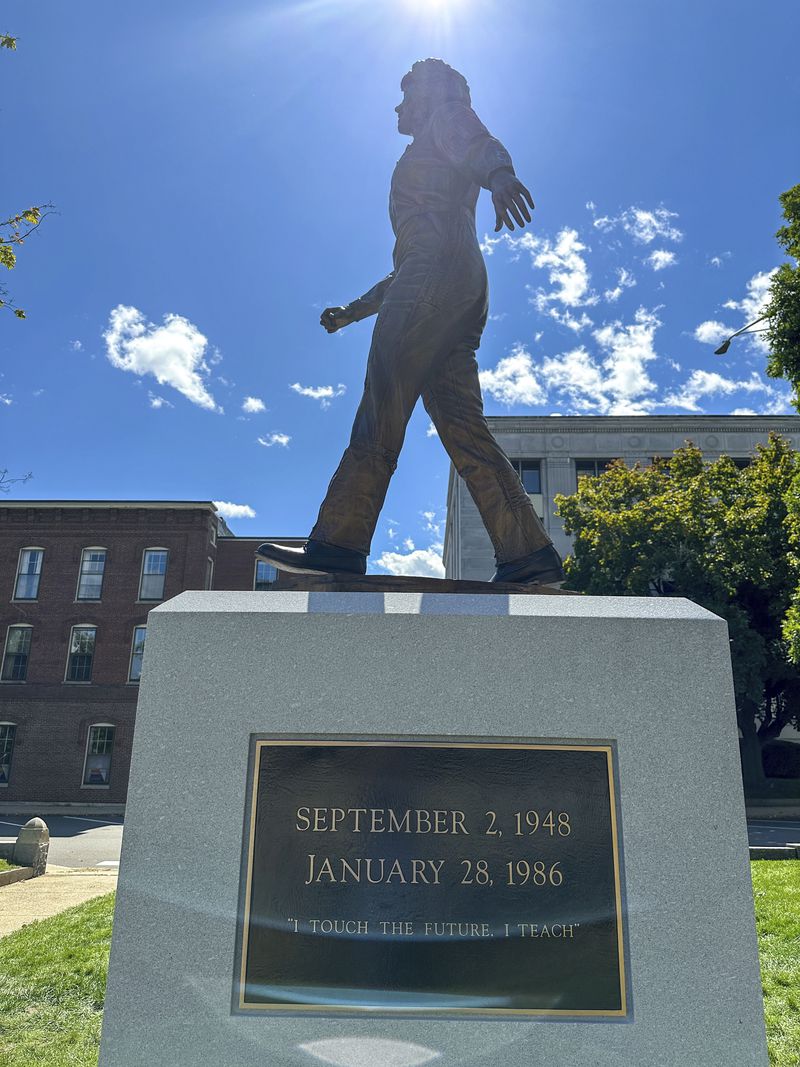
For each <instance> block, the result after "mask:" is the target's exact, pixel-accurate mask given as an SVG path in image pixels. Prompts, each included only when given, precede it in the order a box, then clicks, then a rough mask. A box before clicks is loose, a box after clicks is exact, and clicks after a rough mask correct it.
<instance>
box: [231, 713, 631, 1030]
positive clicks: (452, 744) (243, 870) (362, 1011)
mask: <svg viewBox="0 0 800 1067" xmlns="http://www.w3.org/2000/svg"><path fill="white" fill-rule="evenodd" d="M289 745H292V746H295V747H296V746H298V745H305V746H308V747H316V748H319V747H323V746H327V747H331V748H345V747H346V748H354V747H363V748H381V747H395V748H471V749H533V750H538V751H552V750H557V751H564V750H566V751H569V752H603V753H605V756H606V770H607V773H608V790H609V809H610V815H611V843H612V851H613V859H614V904H615V910H616V914H615V917H616V923H617V959H618V979H619V992H620V1007H619V1008H618V1009H615V1010H610V1011H609V1010H606V1009H602V1008H598V1009H584V1010H577V1009H564V1010H560V1009H555V1008H488V1007H480V1008H455V1007H451V1008H433V1007H427V1008H425V1007H419V1008H409V1007H397V1008H393V1007H390V1006H387V1005H380V1006H379V1007H376V1006H372V1005H363V1006H362V1005H357V1004H355V1005H350V1004H326V1005H324V1006H322V1005H320V1006H316V1005H314V1004H290V1003H288V1002H287V1003H281V1004H262V1003H258V1004H256V1003H252V1002H249V1003H248V1002H247V1001H246V1000H245V999H244V991H245V989H246V975H245V969H246V963H247V948H248V937H249V929H250V903H251V900H250V898H251V892H252V879H253V852H254V850H255V822H256V810H257V801H258V791H257V789H256V784H257V782H258V779H259V776H260V772H261V754H262V752H263V751H264V749H265V748H267V747H286V746H289ZM616 757H617V744H616V742H615V741H599V740H598V741H590V740H587V739H581V740H575V741H572V740H567V739H564V740H562V739H560V738H552V739H551V738H536V739H533V738H531V739H526V740H516V739H512V738H504V739H499V738H486V739H483V738H476V737H473V738H471V739H470V740H464V741H452V740H449V739H447V738H445V737H409V736H408V735H403V736H394V737H389V736H380V735H371V736H368V737H365V736H364V735H357V736H353V737H347V736H346V735H343V734H336V735H327V736H326V735H305V736H302V737H298V736H291V737H290V736H286V735H264V734H251V736H250V754H249V759H248V768H247V792H246V800H245V811H244V826H243V835H242V836H243V841H242V859H241V864H240V876H239V877H240V886H239V906H238V909H237V916H236V920H237V921H236V953H235V961H234V988H233V1003H232V1006H231V1007H232V1013H233V1014H242V1015H252V1013H254V1012H268V1013H271V1014H273V1015H274V1014H275V1013H279V1014H286V1015H292V1016H297V1015H310V1016H318V1017H319V1016H326V1015H336V1016H340V1015H349V1016H360V1017H362V1018H363V1017H370V1018H376V1017H381V1016H383V1017H390V1018H395V1019H396V1018H420V1017H426V1018H433V1019H448V1018H450V1019H452V1018H458V1017H460V1016H472V1017H475V1016H483V1017H484V1018H518V1019H523V1018H525V1017H535V1018H538V1019H540V1020H542V1021H544V1020H546V1019H547V1018H550V1019H554V1020H567V1019H578V1018H580V1019H582V1020H584V1021H585V1022H602V1021H604V1020H610V1021H616V1022H632V1021H633V1019H632V997H631V991H630V986H629V982H630V965H629V954H628V938H627V921H626V919H627V916H626V911H625V908H624V906H623V902H624V898H625V893H624V882H623V866H622V841H621V833H620V829H621V827H620V823H621V817H620V810H619V788H618V784H617V772H618V766H617V758H616Z"/></svg>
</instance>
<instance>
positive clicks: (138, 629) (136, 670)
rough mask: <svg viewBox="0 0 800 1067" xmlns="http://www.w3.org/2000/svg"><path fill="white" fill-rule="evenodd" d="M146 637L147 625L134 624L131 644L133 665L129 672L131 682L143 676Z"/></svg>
mask: <svg viewBox="0 0 800 1067" xmlns="http://www.w3.org/2000/svg"><path fill="white" fill-rule="evenodd" d="M146 637H147V627H146V626H134V628H133V644H132V645H131V667H130V670H129V672H128V681H129V682H138V681H139V679H140V678H141V677H142V660H143V659H144V641H145V638H146Z"/></svg>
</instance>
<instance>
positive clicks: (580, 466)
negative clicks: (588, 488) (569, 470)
mask: <svg viewBox="0 0 800 1067" xmlns="http://www.w3.org/2000/svg"><path fill="white" fill-rule="evenodd" d="M613 462H614V460H613V459H576V460H575V484H576V485H577V484H578V482H579V481H580V480H581V478H596V477H597V476H598V475H599V474H602V473H603V472H604V471H605V469H606V467H607V466H608V465H609V463H613Z"/></svg>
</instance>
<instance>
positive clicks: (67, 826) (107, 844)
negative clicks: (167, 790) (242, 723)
mask: <svg viewBox="0 0 800 1067" xmlns="http://www.w3.org/2000/svg"><path fill="white" fill-rule="evenodd" d="M28 818H30V816H24V815H0V841H13V840H15V838H16V836H17V832H18V829H19V827H20V826H22V825H23V824H24V823H25V822H27V820H28ZM45 822H46V823H47V825H48V827H49V829H50V856H49V859H50V862H51V863H55V864H58V865H59V866H60V867H109V868H111V869H112V870H115V869H116V868H117V866H118V864H119V853H120V847H121V845H122V824H123V820H122V819H121V818H115V817H114V816H109V817H108V818H106V819H101V818H97V819H90V818H89V817H88V816H78V815H46V816H45ZM747 831H748V836H749V838H750V844H751V845H786V844H789V843H792V844H794V843H796V842H800V821H798V820H789V819H775V820H771V821H770V820H767V819H753V820H751V821H750V822H748V824H747Z"/></svg>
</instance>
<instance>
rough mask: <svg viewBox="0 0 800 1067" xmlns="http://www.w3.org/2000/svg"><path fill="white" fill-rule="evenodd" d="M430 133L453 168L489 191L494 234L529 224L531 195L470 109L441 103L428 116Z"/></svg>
mask: <svg viewBox="0 0 800 1067" xmlns="http://www.w3.org/2000/svg"><path fill="white" fill-rule="evenodd" d="M431 132H432V133H433V137H434V140H435V142H436V144H437V146H438V148H439V150H440V151H441V152H442V153H443V154H444V155H445V156H446V157H447V158H448V159H449V160H450V162H451V163H452V164H453V165H454V166H456V167H458V168H459V169H461V170H464V171H466V172H467V173H468V174H469V176H470V177H471V178H472V180H473V181H474V182H476V183H477V184H478V185H481V186H483V188H484V189H489V190H490V191H491V193H492V203H493V204H494V210H495V222H496V225H495V232H497V231H498V230H500V229H501V228H502V227H503V226H504V225H505V226H507V227H508V228H509V230H513V229H514V223H515V222H516V224H517V225H518V226H519V227H520V228H522V227H523V226H524V225H525V223H526V222H530V221H531V215H530V211H529V207H530V209H531V210H532V209H533V206H534V204H533V198H532V197H531V194H530V193H529V192H528V190H527V189H526V188H525V186H524V185H523V184H522V182H521V181H520V180H519V178H518V177H517V176H516V174H515V173H514V164H513V162H512V160H511V156H510V155H509V154H508V151H507V150H506V148H505V146H504V145H503V144H501V143H500V141H498V140H497V138H496V137H492V135H491V134H490V133H489V131H488V130H487V129H486V127H485V126H484V125H483V123H482V122H481V120H480V119H479V118H478V116H477V115H476V114H475V112H474V111H473V110H472V108H471V107H467V106H466V104H458V103H449V104H443V105H442V106H441V107H440V108H438V109H437V110H436V111H435V112H434V114H433V115H432V117H431Z"/></svg>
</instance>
